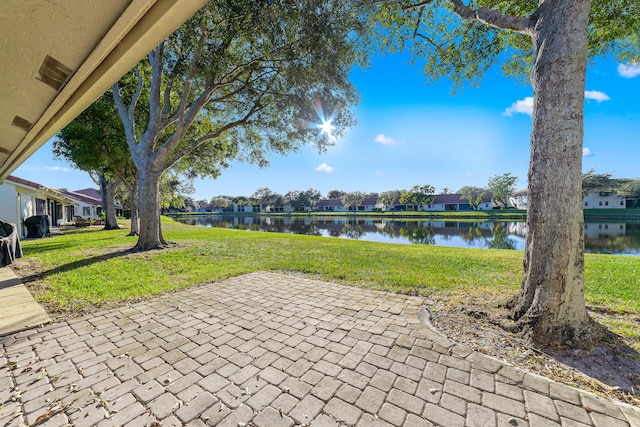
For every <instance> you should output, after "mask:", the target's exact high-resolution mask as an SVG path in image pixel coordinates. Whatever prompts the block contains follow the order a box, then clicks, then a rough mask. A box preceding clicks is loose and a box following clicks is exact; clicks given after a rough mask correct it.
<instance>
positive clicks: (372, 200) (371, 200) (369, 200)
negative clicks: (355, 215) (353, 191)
mask: <svg viewBox="0 0 640 427" xmlns="http://www.w3.org/2000/svg"><path fill="white" fill-rule="evenodd" d="M376 203H378V197H365V198H364V199H363V200H362V205H363V206H375V205H376Z"/></svg>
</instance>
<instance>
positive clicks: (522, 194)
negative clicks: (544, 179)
mask: <svg viewBox="0 0 640 427" xmlns="http://www.w3.org/2000/svg"><path fill="white" fill-rule="evenodd" d="M507 207H508V208H514V209H525V210H526V209H527V208H528V207H529V190H527V189H524V190H520V191H516V192H515V193H511V194H509V196H508V197H507Z"/></svg>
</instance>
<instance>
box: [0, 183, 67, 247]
mask: <svg viewBox="0 0 640 427" xmlns="http://www.w3.org/2000/svg"><path fill="white" fill-rule="evenodd" d="M74 206H75V202H74V201H73V200H69V199H68V198H66V197H65V196H64V195H63V194H61V193H60V192H58V191H56V190H53V189H50V188H47V187H45V186H43V185H41V184H37V183H35V182H32V181H28V180H26V179H22V178H18V177H15V176H11V175H10V176H8V177H7V179H6V180H5V181H4V182H3V183H2V184H0V218H2V219H3V220H5V221H8V222H12V223H14V224H16V225H17V226H18V229H19V230H20V237H25V236H26V229H25V227H24V226H22V223H23V221H24V220H25V219H27V218H29V217H31V216H34V215H47V216H48V217H49V226H50V227H51V226H53V227H55V226H58V225H60V224H62V223H64V222H71V221H72V220H73V214H74Z"/></svg>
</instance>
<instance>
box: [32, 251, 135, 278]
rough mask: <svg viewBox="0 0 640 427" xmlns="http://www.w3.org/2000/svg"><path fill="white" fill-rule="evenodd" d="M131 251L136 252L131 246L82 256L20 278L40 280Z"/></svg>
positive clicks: (127, 253)
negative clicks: (95, 254)
mask: <svg viewBox="0 0 640 427" xmlns="http://www.w3.org/2000/svg"><path fill="white" fill-rule="evenodd" d="M133 253H136V252H134V250H133V248H129V249H125V250H119V251H114V252H109V253H106V254H102V255H97V256H94V257H90V258H84V259H81V260H78V261H73V262H70V263H68V264H62V265H59V266H57V267H55V268H52V269H50V270H45V271H39V272H37V273H33V274H30V275H26V276H23V277H21V278H20V279H21V280H22V281H23V282H24V283H28V282H33V281H36V280H42V279H44V278H45V277H47V276H50V275H52V274H57V273H64V272H67V271H72V270H75V269H77V268H82V267H87V266H89V265H93V264H96V263H99V262H103V261H107V260H110V259H112V258H117V257H121V256H125V255H129V254H133Z"/></svg>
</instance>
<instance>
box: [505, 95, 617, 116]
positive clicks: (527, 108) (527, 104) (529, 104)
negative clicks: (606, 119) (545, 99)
mask: <svg viewBox="0 0 640 427" xmlns="http://www.w3.org/2000/svg"><path fill="white" fill-rule="evenodd" d="M584 98H585V99H593V100H594V101H598V102H602V101H609V100H611V98H609V96H608V95H607V94H606V93H604V92H600V91H597V90H586V91H585V92H584ZM518 113H520V114H527V115H529V116H530V115H532V114H533V96H527V97H526V98H524V99H520V100H518V101H516V102H514V103H513V104H511V107H509V108H507V109H506V110H504V113H502V115H503V116H509V117H511V116H513V115H514V114H518Z"/></svg>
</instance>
